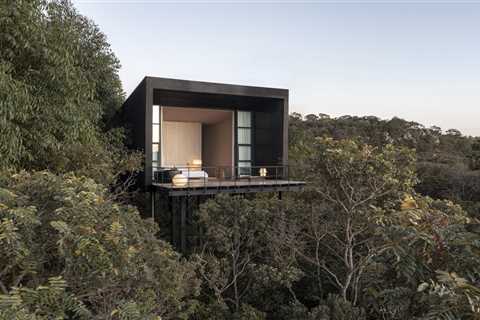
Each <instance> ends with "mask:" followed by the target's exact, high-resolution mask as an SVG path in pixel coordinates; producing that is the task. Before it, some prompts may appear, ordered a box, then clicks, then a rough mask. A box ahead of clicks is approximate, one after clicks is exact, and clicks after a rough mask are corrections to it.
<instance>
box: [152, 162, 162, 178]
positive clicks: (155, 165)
mask: <svg viewBox="0 0 480 320" xmlns="http://www.w3.org/2000/svg"><path fill="white" fill-rule="evenodd" d="M159 166H160V165H159V163H158V162H156V161H152V178H153V179H155V171H158V170H159V168H160V167H159Z"/></svg>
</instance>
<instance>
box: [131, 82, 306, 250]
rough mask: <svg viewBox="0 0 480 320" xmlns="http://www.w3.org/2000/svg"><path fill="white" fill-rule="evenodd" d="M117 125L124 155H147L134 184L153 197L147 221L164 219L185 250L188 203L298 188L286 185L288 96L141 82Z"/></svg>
mask: <svg viewBox="0 0 480 320" xmlns="http://www.w3.org/2000/svg"><path fill="white" fill-rule="evenodd" d="M122 117H123V121H124V123H125V124H126V126H127V127H128V128H129V130H130V133H131V143H130V147H131V148H133V149H137V150H142V151H143V152H144V154H145V168H144V171H143V174H142V175H141V176H140V181H139V183H140V184H141V185H142V187H143V188H144V190H145V191H147V192H149V193H150V195H151V200H152V204H151V214H152V216H153V217H154V218H156V219H157V218H159V216H158V217H157V215H159V212H164V211H165V210H167V211H169V212H170V219H171V221H170V222H169V223H171V224H172V232H171V234H170V237H171V239H172V241H173V242H174V244H178V242H180V247H181V248H183V249H184V248H185V246H186V243H185V242H186V240H185V232H186V231H185V230H184V229H185V228H186V226H185V225H186V223H187V221H186V219H187V218H188V217H187V215H188V214H189V212H188V211H189V210H191V208H192V206H191V205H190V203H191V202H192V201H193V203H197V204H198V203H199V202H201V201H202V200H201V199H203V198H205V197H208V196H211V195H214V194H217V193H233V194H244V193H256V192H278V193H279V194H280V195H281V192H284V191H295V190H299V189H301V188H302V187H303V185H304V183H303V182H301V181H292V180H291V179H290V177H289V168H288V90H286V89H276V88H264V87H252V86H241V85H232V84H221V83H209V82H200V81H189V80H177V79H167V78H156V77H145V78H144V79H143V81H142V82H141V83H140V84H139V85H138V86H137V88H136V89H135V90H134V91H133V92H132V94H131V95H130V96H129V97H128V99H127V100H126V102H125V103H124V105H123V108H122ZM177 174H180V175H179V176H176V178H174V179H173V180H172V176H174V175H177ZM192 197H196V199H193V200H192ZM178 216H180V217H179V219H180V220H179V223H178V222H177V221H176V219H177V218H178ZM159 219H160V220H161V218H159ZM163 220H165V218H163ZM161 223H162V222H161ZM162 224H163V223H162ZM177 224H179V226H180V227H179V230H177V229H176V227H175V225H177ZM182 230H183V231H182ZM182 232H183V234H182ZM176 233H179V235H178V238H179V239H177V235H176Z"/></svg>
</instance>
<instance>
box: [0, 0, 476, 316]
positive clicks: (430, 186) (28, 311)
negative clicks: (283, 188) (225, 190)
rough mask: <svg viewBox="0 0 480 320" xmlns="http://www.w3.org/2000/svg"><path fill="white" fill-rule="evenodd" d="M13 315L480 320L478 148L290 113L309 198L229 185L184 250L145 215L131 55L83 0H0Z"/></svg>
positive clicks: (7, 268)
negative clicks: (130, 89)
mask: <svg viewBox="0 0 480 320" xmlns="http://www.w3.org/2000/svg"><path fill="white" fill-rule="evenodd" d="M0 30H1V32H0V152H1V157H0V319H1V320H12V319H18V320H27V319H28V320H47V319H48V320H49V319H75V320H77V319H111V320H120V319H121V320H145V319H146V320H149V319H150V320H159V319H163V320H167V319H172V320H173V319H191V320H197V319H198V320H200V319H218V320H223V319H225V320H226V319H239V320H240V319H242V320H261V319H276V320H277V319H279V320H303V319H307V320H362V319H364V320H367V319H368V320H370V319H372V320H373V319H391V320H396V319H398V320H401V319H418V320H427V319H452V320H453V319H480V224H479V221H478V216H479V208H480V204H479V203H480V201H479V192H478V191H479V179H478V172H479V169H480V143H479V139H478V138H474V137H465V136H462V135H461V134H460V132H458V131H456V130H448V131H446V132H442V131H441V130H440V129H439V128H435V127H434V128H424V127H422V126H421V125H419V124H417V123H413V122H408V121H404V120H401V119H396V118H395V119H392V120H388V121H387V120H380V119H378V118H375V117H349V116H345V117H340V118H335V119H334V118H330V117H328V116H326V115H318V116H316V115H307V116H306V117H302V116H301V115H299V114H293V115H292V116H291V118H290V154H289V155H290V162H291V165H292V174H293V175H295V176H296V178H298V179H302V180H305V181H307V182H308V185H307V187H306V188H305V191H303V192H298V193H291V194H289V195H287V196H285V197H284V198H283V199H282V200H279V199H277V198H276V196H275V195H271V194H264V195H258V196H255V197H240V196H227V195H222V196H218V197H216V198H213V199H210V200H209V201H207V202H205V203H204V204H203V205H202V206H201V207H200V209H199V210H198V212H196V213H195V217H194V218H195V223H197V224H198V226H199V229H200V230H202V233H201V237H202V240H203V241H202V243H201V244H199V245H198V246H197V247H193V248H191V254H190V255H188V256H182V255H181V254H179V253H177V252H175V250H174V249H173V248H172V247H171V246H170V245H169V244H168V243H166V242H165V241H163V240H162V239H159V238H158V237H157V235H158V234H160V232H159V228H160V229H161V228H166V227H167V226H164V225H162V224H161V223H160V225H157V224H155V223H154V222H153V221H152V220H150V219H141V216H140V211H139V209H137V208H136V207H135V206H134V203H135V202H134V199H135V193H132V192H131V189H130V188H129V187H131V182H132V181H133V177H134V175H135V173H136V172H137V171H138V168H139V167H140V162H141V160H142V159H141V157H140V156H139V155H138V154H137V153H132V152H130V151H128V150H126V149H125V147H124V142H125V141H126V140H127V139H128V131H127V130H126V129H125V128H121V127H119V126H118V124H117V123H116V121H115V114H116V112H117V111H118V110H119V108H120V106H121V103H122V101H123V99H124V94H123V91H122V87H121V83H120V81H119V77H118V70H119V67H120V65H119V61H118V59H117V58H116V57H115V55H114V53H113V52H112V51H111V49H110V46H109V44H108V43H107V41H106V38H105V36H104V35H103V34H102V32H101V31H100V30H99V29H98V27H97V26H96V25H95V24H94V23H93V22H92V21H90V20H88V19H87V18H85V17H83V16H81V15H80V14H79V13H78V12H77V11H76V10H75V9H74V7H73V6H72V4H71V3H70V2H69V1H60V0H57V1H44V0H30V1H18V0H6V1H3V2H1V3H0Z"/></svg>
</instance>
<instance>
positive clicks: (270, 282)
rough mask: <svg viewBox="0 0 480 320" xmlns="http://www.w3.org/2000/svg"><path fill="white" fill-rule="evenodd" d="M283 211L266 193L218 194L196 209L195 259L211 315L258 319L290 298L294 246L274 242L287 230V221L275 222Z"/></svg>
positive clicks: (294, 273)
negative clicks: (250, 196)
mask: <svg viewBox="0 0 480 320" xmlns="http://www.w3.org/2000/svg"><path fill="white" fill-rule="evenodd" d="M288 211H289V209H287V208H286V207H285V204H284V203H282V202H280V201H278V200H277V199H271V198H268V197H267V198H254V199H245V198H242V197H238V196H236V197H230V196H225V195H220V196H218V197H216V198H215V199H213V200H210V201H208V202H206V203H205V204H204V205H202V207H201V209H200V212H199V214H198V215H199V223H200V226H201V229H202V230H204V233H203V235H202V237H203V239H204V241H205V242H204V244H203V245H202V246H201V247H199V248H197V250H196V251H197V254H196V261H197V263H198V273H199V275H200V277H201V278H202V279H203V280H204V285H205V289H204V291H203V295H204V298H203V300H204V301H205V302H206V303H205V308H206V310H207V312H206V314H208V315H209V317H210V318H213V314H216V315H217V317H218V319H230V318H232V317H233V318H234V317H239V318H241V319H257V318H258V319H261V318H263V316H262V314H263V313H264V312H265V313H267V314H273V313H274V312H275V311H276V309H278V308H277V307H278V304H279V303H280V304H282V303H285V301H291V300H292V299H295V294H294V293H293V290H292V285H293V283H294V282H295V281H296V280H298V279H299V278H300V277H301V272H300V270H299V269H298V268H297V266H296V264H295V262H296V260H295V259H294V255H293V251H292V250H291V249H290V248H289V247H288V246H279V245H277V244H278V243H283V241H278V238H279V237H283V235H284V234H288V232H289V231H288V229H286V227H288V226H285V225H282V226H283V227H282V228H281V227H280V224H282V222H283V221H285V219H283V218H282V216H283V215H285V214H287V212H288ZM280 230H282V231H283V232H279V231H280ZM212 300H213V301H215V302H214V303H211V302H209V301H212ZM200 318H201V317H200Z"/></svg>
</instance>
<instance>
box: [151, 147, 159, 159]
mask: <svg viewBox="0 0 480 320" xmlns="http://www.w3.org/2000/svg"><path fill="white" fill-rule="evenodd" d="M152 160H153V161H158V160H159V159H158V144H157V143H154V144H152Z"/></svg>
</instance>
